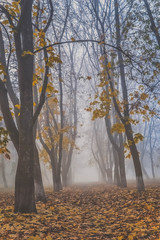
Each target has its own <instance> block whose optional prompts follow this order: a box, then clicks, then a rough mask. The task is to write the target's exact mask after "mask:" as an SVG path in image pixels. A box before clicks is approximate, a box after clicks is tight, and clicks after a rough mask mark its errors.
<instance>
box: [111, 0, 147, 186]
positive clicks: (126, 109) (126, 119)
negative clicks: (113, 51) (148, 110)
mask: <svg viewBox="0 0 160 240" xmlns="http://www.w3.org/2000/svg"><path fill="white" fill-rule="evenodd" d="M114 5H115V20H116V41H117V47H118V48H120V47H121V34H120V21H119V10H118V7H119V3H118V0H114ZM118 61H119V65H120V76H121V86H122V93H123V100H124V104H125V106H124V118H122V117H120V118H121V121H122V123H123V124H124V127H125V133H126V136H127V140H128V142H131V143H132V145H131V144H130V151H131V155H132V158H133V162H134V168H135V173H136V180H137V189H138V190H139V191H142V190H144V182H143V175H142V170H141V164H140V159H139V154H138V151H137V147H136V145H135V142H134V139H133V131H132V127H131V124H130V122H129V107H128V93H127V86H126V80H125V71H124V62H123V57H122V53H121V51H118ZM111 84H112V83H111ZM115 108H117V106H115Z"/></svg>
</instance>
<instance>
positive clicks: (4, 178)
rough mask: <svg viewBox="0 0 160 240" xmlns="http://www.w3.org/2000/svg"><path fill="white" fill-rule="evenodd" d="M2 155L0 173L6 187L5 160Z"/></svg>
mask: <svg viewBox="0 0 160 240" xmlns="http://www.w3.org/2000/svg"><path fill="white" fill-rule="evenodd" d="M4 161H5V160H4V157H3V155H1V173H2V179H3V183H4V188H8V184H7V179H6V173H5V162H4Z"/></svg>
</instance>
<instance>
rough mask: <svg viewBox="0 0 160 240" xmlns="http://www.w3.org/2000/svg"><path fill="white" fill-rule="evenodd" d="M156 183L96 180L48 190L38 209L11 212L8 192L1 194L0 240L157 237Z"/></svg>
mask: <svg viewBox="0 0 160 240" xmlns="http://www.w3.org/2000/svg"><path fill="white" fill-rule="evenodd" d="M159 194H160V186H159V184H157V185H156V186H151V185H148V186H147V188H146V191H145V192H141V193H138V192H137V191H136V189H135V188H134V187H131V186H130V187H129V189H120V188H117V187H113V186H106V185H96V186H89V185H88V186H85V187H84V188H83V187H82V186H79V187H72V188H66V189H64V190H63V191H61V192H60V193H51V192H50V191H48V193H47V197H48V201H47V203H46V204H42V203H40V202H38V203H37V209H38V214H14V213H13V206H12V205H13V195H12V194H11V193H1V194H0V195H1V209H0V228H1V231H0V239H17V240H18V239H23V240H24V239H30V240H34V239H35V240H36V239H37V240H40V239H46V240H51V239H69V240H70V239H77V240H78V239H118V240H122V239H124V240H125V239H130V240H133V239H135V240H136V239H159V238H160V215H159V214H160V210H159V209H160V208H159V207H160V206H159Z"/></svg>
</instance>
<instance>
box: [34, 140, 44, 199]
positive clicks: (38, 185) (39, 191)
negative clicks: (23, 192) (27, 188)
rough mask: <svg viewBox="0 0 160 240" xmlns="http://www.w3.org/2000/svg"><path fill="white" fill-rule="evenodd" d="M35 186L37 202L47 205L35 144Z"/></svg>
mask: <svg viewBox="0 0 160 240" xmlns="http://www.w3.org/2000/svg"><path fill="white" fill-rule="evenodd" d="M34 184H35V196H36V201H41V202H43V203H45V202H46V196H45V192H44V187H43V182H42V174H41V167H40V162H39V154H38V149H37V147H36V145H35V144H34Z"/></svg>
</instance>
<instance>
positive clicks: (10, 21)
mask: <svg viewBox="0 0 160 240" xmlns="http://www.w3.org/2000/svg"><path fill="white" fill-rule="evenodd" d="M0 9H1V12H2V13H4V14H5V16H6V18H7V19H8V21H9V23H10V25H11V26H12V27H13V28H14V29H15V26H14V24H13V21H12V18H11V15H10V13H9V12H8V11H7V9H6V8H5V7H3V5H1V4H0Z"/></svg>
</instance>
